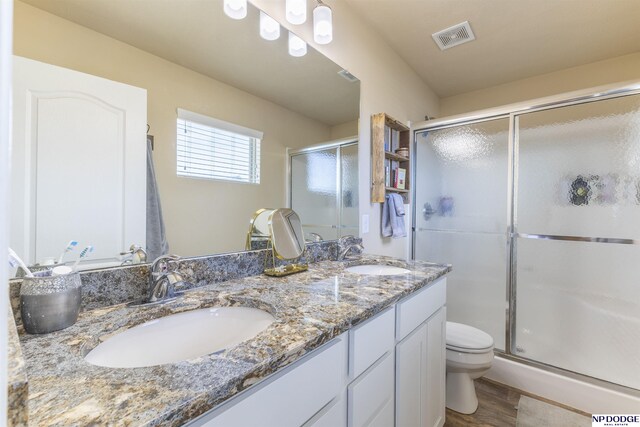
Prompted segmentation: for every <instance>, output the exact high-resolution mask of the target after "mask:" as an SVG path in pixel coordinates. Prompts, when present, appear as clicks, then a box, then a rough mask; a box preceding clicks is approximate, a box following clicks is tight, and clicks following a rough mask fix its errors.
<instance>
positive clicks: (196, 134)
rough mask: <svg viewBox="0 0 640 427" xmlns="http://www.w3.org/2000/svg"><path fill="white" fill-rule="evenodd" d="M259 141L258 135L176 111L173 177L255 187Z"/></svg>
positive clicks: (258, 133) (211, 119)
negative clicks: (174, 167) (175, 147)
mask: <svg viewBox="0 0 640 427" xmlns="http://www.w3.org/2000/svg"><path fill="white" fill-rule="evenodd" d="M261 139H262V133H261V132H258V131H254V130H252V129H248V128H243V127H241V126H237V125H234V124H232V123H227V122H223V121H221V120H217V119H214V118H211V117H206V116H202V115H199V114H196V113H191V112H188V111H185V110H178V119H177V174H178V176H184V177H190V178H205V179H221V180H226V181H234V182H245V183H250V184H259V183H260V140H261Z"/></svg>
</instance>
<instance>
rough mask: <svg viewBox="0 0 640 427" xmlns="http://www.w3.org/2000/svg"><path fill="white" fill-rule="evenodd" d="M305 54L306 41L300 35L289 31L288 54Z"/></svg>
mask: <svg viewBox="0 0 640 427" xmlns="http://www.w3.org/2000/svg"><path fill="white" fill-rule="evenodd" d="M306 54H307V43H305V41H304V40H302V39H301V38H300V37H298V36H296V35H295V34H293V33H292V32H291V31H289V55H291V56H305V55H306Z"/></svg>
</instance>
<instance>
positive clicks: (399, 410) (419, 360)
mask: <svg viewBox="0 0 640 427" xmlns="http://www.w3.org/2000/svg"><path fill="white" fill-rule="evenodd" d="M426 361H427V324H426V323H423V324H422V325H420V326H419V327H418V328H416V330H414V331H413V332H412V333H411V334H409V335H408V336H407V337H406V338H405V339H403V340H402V341H401V342H399V343H398V345H397V346H396V425H397V426H402V427H425V426H426V424H425V422H426V417H425V416H426V414H425V409H426V408H425V393H426V390H427V386H428V384H427V366H426Z"/></svg>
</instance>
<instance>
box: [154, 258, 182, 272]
mask: <svg viewBox="0 0 640 427" xmlns="http://www.w3.org/2000/svg"><path fill="white" fill-rule="evenodd" d="M179 259H180V257H179V256H178V255H173V254H170V255H161V256H159V257H158V258H156V259H155V261H153V264H151V274H154V275H155V274H156V273H160V274H163V273H167V272H168V271H169V263H170V262H171V261H178V260H179Z"/></svg>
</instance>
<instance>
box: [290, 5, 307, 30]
mask: <svg viewBox="0 0 640 427" xmlns="http://www.w3.org/2000/svg"><path fill="white" fill-rule="evenodd" d="M285 8H286V12H287V13H286V14H287V21H289V22H290V23H291V24H294V25H300V24H304V22H305V21H306V20H307V2H306V0H287V3H286V6H285Z"/></svg>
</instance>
